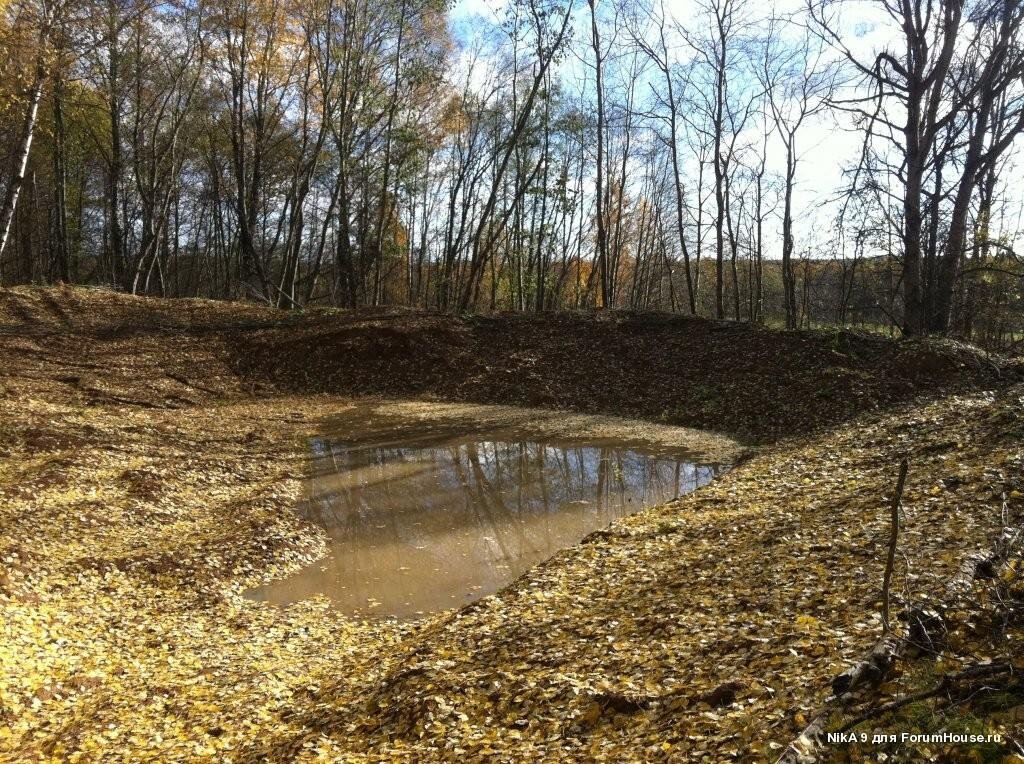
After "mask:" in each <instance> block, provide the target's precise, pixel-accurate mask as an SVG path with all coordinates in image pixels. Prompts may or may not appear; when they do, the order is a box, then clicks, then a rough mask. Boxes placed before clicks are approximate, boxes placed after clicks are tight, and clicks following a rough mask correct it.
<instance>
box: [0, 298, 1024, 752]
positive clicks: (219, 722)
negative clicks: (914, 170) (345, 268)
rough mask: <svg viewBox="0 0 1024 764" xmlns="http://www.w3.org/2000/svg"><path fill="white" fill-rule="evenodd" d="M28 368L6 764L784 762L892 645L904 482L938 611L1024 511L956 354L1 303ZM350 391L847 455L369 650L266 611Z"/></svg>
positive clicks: (3, 648) (7, 596) (666, 324)
mask: <svg viewBox="0 0 1024 764" xmlns="http://www.w3.org/2000/svg"><path fill="white" fill-rule="evenodd" d="M0 346H2V347H0V374H2V377H0V382H2V385H3V388H4V391H3V393H4V394H3V396H2V398H0V409H2V415H3V419H2V422H3V425H2V431H0V449H2V450H0V561H2V567H0V610H2V616H0V618H2V620H0V758H3V757H4V755H7V756H9V757H11V758H12V759H15V760H31V759H37V758H38V759H42V758H47V757H54V758H57V759H65V758H70V757H72V756H73V755H76V754H77V755H80V756H82V757H83V758H85V759H87V760H89V759H97V758H99V755H100V754H99V752H100V751H104V752H105V753H106V757H107V758H110V759H117V758H120V759H123V760H138V759H140V758H145V757H146V756H147V755H152V756H155V757H156V758H158V759H161V760H170V759H180V760H189V759H196V758H202V757H206V756H209V755H212V753H214V752H221V753H224V754H225V755H236V756H241V757H243V758H249V757H263V756H268V757H270V758H273V759H280V760H286V759H289V758H292V757H293V756H297V755H299V756H310V757H312V756H314V755H315V754H316V753H317V752H320V753H322V754H323V755H324V756H325V757H326V758H334V757H337V756H342V755H351V756H353V757H361V756H363V755H367V754H368V755H369V757H370V758H372V759H378V758H382V757H390V756H394V757H397V758H408V759H410V760H422V759H425V758H441V759H450V758H452V757H453V756H456V755H458V756H463V755H465V754H464V753H458V752H459V751H463V752H467V753H470V754H478V755H488V756H493V755H499V756H500V757H502V758H508V759H515V760H520V759H526V758H532V757H536V756H538V755H545V756H548V757H552V758H553V757H557V756H559V755H561V756H563V757H566V758H576V759H578V758H580V757H591V756H594V757H600V756H604V757H607V758H610V759H615V760H618V759H621V758H623V757H626V756H633V757H636V756H641V755H642V757H643V758H655V757H667V758H692V759H698V758H701V757H704V756H707V757H711V758H716V759H719V758H725V757H729V756H732V755H733V752H735V755H737V756H741V757H747V758H753V759H758V758H762V757H764V756H769V755H771V754H772V752H773V751H772V746H773V745H779V744H781V743H782V742H785V741H786V740H788V739H789V738H790V737H791V736H792V735H793V734H794V733H795V732H796V730H797V728H798V727H799V726H800V725H801V724H802V723H803V721H804V716H805V715H806V714H808V713H809V711H810V710H811V709H812V708H813V707H814V705H815V704H816V703H817V702H818V701H820V700H821V699H822V697H823V695H824V694H825V688H826V687H827V683H828V679H829V678H830V677H831V675H832V674H833V673H835V672H836V671H837V670H838V669H840V668H841V667H842V665H843V664H844V662H845V661H846V660H849V659H851V658H853V657H855V656H857V655H859V654H860V653H861V652H862V651H863V650H864V649H865V648H866V647H867V646H868V645H870V644H871V642H872V641H873V640H874V639H875V638H876V637H877V634H878V629H879V625H878V622H877V619H876V618H873V617H872V616H871V613H873V612H874V610H875V608H876V604H875V603H874V599H875V598H876V595H877V581H878V579H879V577H880V562H879V560H880V558H881V547H882V544H883V542H882V541H881V540H880V539H881V538H883V536H884V531H885V516H884V511H882V509H881V507H880V505H881V499H882V497H883V496H884V495H885V494H886V493H887V491H889V490H891V483H892V477H893V475H892V473H893V469H894V467H893V464H894V461H895V459H896V458H897V456H898V455H900V454H903V453H909V454H910V455H911V459H912V463H913V468H912V472H911V478H910V481H909V484H908V489H907V494H906V502H905V504H906V507H907V528H906V530H905V533H904V536H903V542H902V546H901V551H902V552H904V553H905V554H906V555H907V559H908V560H910V561H911V566H910V575H909V576H907V574H906V571H905V570H904V569H902V568H901V569H900V570H899V571H898V572H899V580H898V581H897V587H896V590H897V591H903V590H905V589H906V590H912V591H913V592H914V593H915V596H918V597H920V596H921V595H923V594H928V593H935V592H937V591H939V590H940V589H941V586H942V582H943V581H944V580H945V579H947V578H948V577H949V576H950V575H951V574H952V572H953V571H955V570H956V568H957V566H958V565H959V564H960V562H961V561H962V559H963V557H964V556H965V555H966V554H967V553H968V552H969V551H971V550H974V549H977V548H982V547H986V546H987V545H988V544H989V543H990V542H991V538H992V536H993V534H994V533H997V531H998V526H999V505H1000V497H1001V496H1002V495H1003V494H1004V493H1005V494H1006V495H1008V496H1009V497H1011V498H1010V499H1009V502H1010V504H1011V507H1010V511H1011V512H1012V513H1015V512H1017V511H1018V509H1019V507H1018V504H1019V496H1020V494H1021V492H1022V489H1024V485H1020V481H1021V466H1022V460H1024V455H1022V451H1021V446H1020V440H1021V436H1022V434H1024V411H1022V408H1024V407H1022V404H1021V394H1022V391H1021V389H1020V388H1008V387H1007V381H1006V378H1007V377H1009V376H1011V375H1012V373H1013V371H1012V369H1010V368H1004V369H1003V370H1002V379H1000V378H999V374H998V373H997V371H998V370H997V368H996V367H995V366H994V365H993V364H992V363H990V362H989V361H988V360H987V359H985V358H983V357H981V356H979V355H977V354H975V353H973V352H970V351H967V350H964V349H957V348H951V347H946V348H939V349H936V348H934V347H932V346H921V345H900V344H894V343H889V342H886V341H882V340H877V339H872V338H861V337H855V336H850V335H824V334H781V333H776V332H767V331H758V330H755V329H751V328H746V327H732V326H728V325H716V324H713V323H710V322H697V321H687V320H680V319H668V318H664V317H656V318H652V317H617V318H614V319H609V318H604V319H591V318H585V317H576V316H573V317H564V316H563V317H554V318H532V317H528V318H500V319H459V320H452V319H445V318H441V317H422V316H410V315H408V314H395V315H393V316H380V315H378V316H375V317H368V316H366V315H365V314H364V315H352V314H346V313H336V312H320V313H315V314H311V315H296V316H282V314H279V313H273V312H270V311H265V310H262V309H259V308H253V307H246V306H232V305H222V304H215V303H209V302H191V301H189V302H173V303H172V302H164V301H154V300H139V299H131V298H125V297H120V296H116V295H109V294H105V293H96V292H88V291H77V290H76V291H70V290H66V291H59V290H9V291H6V292H3V293H0ZM891 367H895V369H896V371H895V373H894V374H891V375H890V374H888V373H886V370H888V369H890V368H891ZM357 371H359V372H360V373H358V374H357V373H356V372H357ZM965 386H973V387H980V388H989V387H993V388H994V387H999V388H1001V390H1002V391H1001V392H1000V393H999V394H998V395H996V396H991V395H981V394H974V395H971V396H967V397H956V396H954V395H952V394H950V393H942V394H939V392H940V389H941V388H944V387H945V388H955V387H965ZM320 390H324V391H327V392H333V393H351V392H363V393H374V394H389V395H414V394H419V395H437V396H443V397H451V398H456V399H463V400H475V401H492V402H515V403H520V402H522V403H531V404H534V405H536V404H548V405H554V404H558V405H562V406H566V407H572V408H577V409H582V410H603V411H625V412H629V413H634V414H637V415H642V416H647V417H650V418H657V417H662V416H664V418H665V419H667V420H669V421H673V422H677V423H686V424H696V425H701V426H716V427H719V428H723V429H730V430H733V431H745V433H746V434H748V435H753V436H754V437H758V438H760V439H772V438H775V437H778V436H790V435H795V434H797V433H807V431H809V430H814V432H812V433H810V434H803V435H801V436H800V437H799V438H795V437H793V438H790V439H788V440H787V441H786V442H784V443H780V444H777V445H775V446H772V447H768V448H766V449H764V450H763V452H762V453H761V454H760V455H758V456H756V457H754V458H753V459H751V460H750V461H748V462H746V463H744V464H743V465H741V466H740V467H738V468H736V469H735V470H734V471H733V472H732V473H730V474H729V475H728V476H727V477H726V478H725V479H724V480H721V481H718V482H716V483H715V484H713V485H712V486H709V487H708V488H707V489H705V490H702V491H700V492H698V493H697V494H695V495H693V496H691V497H688V498H686V499H684V500H683V501H681V502H678V503H676V504H672V505H667V506H665V507H661V508H658V509H655V510H651V511H649V512H645V513H642V514H640V515H638V516H634V517H632V518H630V519H628V520H626V521H624V522H621V523H619V524H617V525H616V526H614V527H613V529H612V530H611V531H609V532H606V533H600V534H597V535H596V536H594V537H591V539H589V540H588V542H587V543H585V544H582V545H580V546H578V547H575V548H572V549H569V550H566V551H564V552H563V553H561V554H560V555H558V556H556V558H554V559H553V560H552V561H550V562H549V563H547V564H545V565H543V566H541V567H540V568H538V569H536V570H535V571H533V572H531V573H530V574H528V575H527V576H526V577H524V578H523V579H520V580H519V581H518V582H516V583H515V584H514V585H513V586H511V587H510V588H509V589H507V590H506V591H505V592H503V593H501V594H500V595H498V596H496V597H493V598H489V599H487V600H484V601H482V602H481V603H479V604H477V605H476V606H471V607H470V608H469V609H467V610H464V611H461V612H459V613H454V614H446V615H441V616H439V617H437V618H435V619H433V620H432V621H430V622H428V623H426V624H423V625H422V626H416V627H397V626H393V625H386V624H385V625H382V624H377V625H372V624H357V623H351V622H348V621H346V620H345V619H342V618H340V617H339V616H337V615H336V614H333V613H331V612H330V611H325V610H324V608H323V607H322V606H320V605H317V604H315V603H314V604H309V605H304V606H301V607H298V608H295V609H292V610H289V611H278V610H275V609H273V608H270V607H266V606H263V605H260V604H257V603H251V602H247V601H245V600H243V599H242V598H241V597H240V596H239V594H238V592H239V591H240V590H241V588H242V587H243V586H244V585H246V584H249V583H252V582H254V581H256V580H259V579H261V578H263V577H266V576H269V575H273V574H274V573H275V572H279V571H282V570H285V569H287V568H289V567H290V566H294V565H296V564H298V563H299V562H301V561H303V560H306V559H310V558H311V557H314V556H315V555H316V554H318V553H319V551H320V549H321V546H320V545H321V543H322V538H321V537H320V535H319V534H318V533H317V531H316V529H313V528H310V527H309V526H306V525H304V524H303V523H302V522H300V521H299V520H298V519H297V518H296V517H295V515H293V514H292V513H290V512H288V511H287V509H288V507H290V506H292V505H293V504H294V501H295V499H296V496H297V490H298V481H297V477H298V475H299V473H300V471H301V462H300V460H301V458H302V449H303V446H302V438H303V437H304V436H305V435H307V434H309V433H311V432H315V430H316V428H317V424H318V422H319V421H320V420H321V419H322V418H323V417H327V416H330V415H331V414H332V413H333V412H336V411H337V410H338V409H339V407H340V406H343V403H342V402H340V401H339V400H337V399H336V398H332V397H330V396H324V395H316V394H312V393H316V392H318V391H320ZM922 394H923V395H925V396H931V397H933V398H934V399H935V400H934V401H933V402H931V403H927V402H920V401H919V402H916V403H914V404H913V405H910V404H906V403H905V402H906V401H908V400H909V399H911V398H912V397H914V396H916V395H922ZM901 402H902V403H901ZM875 407H882V408H884V409H885V410H884V411H880V412H877V413H869V414H867V415H864V416H861V417H859V418H857V417H856V416H855V415H857V414H858V413H859V412H861V411H863V410H868V409H872V408H875ZM894 407H895V408H894ZM851 417H853V418H851ZM827 422H835V423H837V425H838V426H837V427H835V428H834V429H820V425H822V424H823V423H827ZM816 425H817V426H819V427H818V429H815V426H816ZM973 648H974V649H982V648H979V647H978V646H977V645H973ZM984 649H991V650H995V649H996V648H995V647H991V648H984ZM951 659H952V658H951ZM111 725H113V726H111ZM641 751H643V753H642V754H641V753H640V752H641ZM239 752H241V753H239Z"/></svg>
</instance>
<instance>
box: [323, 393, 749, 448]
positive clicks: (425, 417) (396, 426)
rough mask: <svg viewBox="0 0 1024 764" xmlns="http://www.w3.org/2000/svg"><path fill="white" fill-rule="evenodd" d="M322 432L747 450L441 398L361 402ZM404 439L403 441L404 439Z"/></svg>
mask: <svg viewBox="0 0 1024 764" xmlns="http://www.w3.org/2000/svg"><path fill="white" fill-rule="evenodd" d="M324 428H325V430H324V432H325V433H326V434H332V435H334V436H336V437H338V438H341V439H349V438H351V439H352V440H355V441H358V442H359V443H361V444H373V443H377V442H387V441H388V440H389V439H392V438H395V437H400V438H403V439H405V438H408V436H409V434H410V433H422V434H423V435H424V437H425V438H427V439H429V438H433V437H439V436H443V435H445V434H451V435H456V434H461V433H472V432H480V431H487V432H488V433H489V434H490V436H492V437H494V438H497V437H501V438H503V439H514V438H526V439H529V440H543V441H547V442H551V443H559V442H569V441H572V442H587V443H591V444H594V445H600V444H602V443H615V444H616V445H617V446H619V447H623V448H634V447H635V448H642V449H644V450H645V451H649V452H653V453H669V454H673V455H675V454H681V453H686V454H689V455H691V456H693V457H694V458H695V459H696V460H698V461H702V462H716V463H726V462H729V463H731V462H734V461H736V460H737V459H738V458H740V457H741V456H742V455H744V454H746V453H749V452H750V449H749V448H747V447H745V446H744V445H743V444H741V443H740V442H739V441H737V440H736V439H734V438H732V437H729V436H728V435H726V434H724V433H720V432H714V431H710V430H697V429H694V428H692V427H678V426H672V425H665V424H658V423H655V422H645V421H643V420H638V419H626V418H624V417H613V416H604V415H596V414H578V413H574V412H572V411H557V410H555V411H552V410H551V409H539V408H522V407H518V406H494V405H482V404H471V403H447V402H443V401H373V402H367V401H360V402H359V403H358V404H354V403H353V404H352V405H351V406H350V407H349V408H346V409H345V410H344V411H342V412H340V413H338V414H335V415H332V416H330V417H328V418H327V419H326V420H325V421H324ZM405 442H408V441H405Z"/></svg>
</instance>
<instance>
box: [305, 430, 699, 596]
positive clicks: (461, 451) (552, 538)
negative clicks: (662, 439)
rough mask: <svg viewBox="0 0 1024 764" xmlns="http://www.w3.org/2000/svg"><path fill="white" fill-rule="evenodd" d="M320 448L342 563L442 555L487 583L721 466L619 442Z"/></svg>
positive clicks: (323, 508)
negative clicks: (635, 448) (642, 450)
mask: <svg viewBox="0 0 1024 764" xmlns="http://www.w3.org/2000/svg"><path fill="white" fill-rule="evenodd" d="M317 451H318V452H319V459H318V465H317V466H318V468H319V471H318V473H317V476H316V477H314V478H313V480H312V483H313V485H312V487H311V489H312V490H311V499H310V503H309V516H310V519H312V520H314V521H316V522H318V523H321V524H322V525H324V526H325V527H326V528H327V529H328V531H329V533H330V535H331V536H332V538H333V539H334V540H335V542H336V548H335V550H334V552H335V556H336V557H339V560H338V561H339V563H340V564H342V565H344V564H345V561H344V559H340V558H347V559H348V561H349V562H351V563H352V564H353V565H354V566H355V567H356V568H359V569H360V575H362V574H367V575H369V577H370V578H376V577H377V576H378V574H382V575H386V574H387V572H388V571H389V570H391V571H393V570H397V569H398V568H399V567H402V566H407V565H408V563H409V562H411V561H412V560H413V558H415V561H416V564H417V565H420V566H426V567H427V570H426V571H425V573H426V574H432V573H433V568H438V567H439V568H440V569H441V570H442V571H445V572H447V573H448V574H449V575H453V574H454V575H453V577H454V578H462V577H463V576H461V575H458V574H455V571H454V570H453V568H458V569H460V573H467V572H468V571H466V570H464V569H465V568H467V567H468V568H472V569H475V570H476V573H475V575H476V576H478V577H479V578H480V579H483V580H481V581H480V583H481V584H483V583H485V581H486V580H487V579H492V578H493V579H495V580H498V579H500V580H502V581H503V580H507V578H509V577H510V576H511V575H515V574H517V573H519V572H521V571H523V570H525V569H526V568H528V567H529V566H530V565H532V564H535V563H536V562H539V561H540V560H543V559H546V558H547V557H549V556H551V555H552V554H554V553H555V552H556V551H558V550H559V549H561V548H563V547H565V546H566V545H568V544H570V543H572V542H574V541H575V540H577V539H578V538H580V537H582V536H584V535H585V534H586V533H588V532H589V531H591V530H594V529H595V528H599V527H603V526H604V525H607V524H608V523H609V522H611V520H613V519H614V518H616V517H621V516H623V515H625V514H630V513H632V512H635V511H637V510H639V509H640V508H642V507H644V506H649V505H652V504H656V503H659V502H662V501H665V500H668V499H671V498H673V497H675V496H678V495H681V494H683V493H687V492H689V491H691V490H693V489H695V488H697V487H699V486H700V485H703V484H704V483H706V482H708V481H709V480H711V479H712V478H713V477H714V475H715V473H716V471H717V470H716V468H715V467H712V466H708V465H696V464H693V463H691V462H686V461H683V460H680V459H672V458H665V457H652V456H646V455H643V454H640V453H637V452H635V451H630V450H625V449H621V448H612V447H608V446H602V447H598V446H576V447H562V446H555V445H551V444H544V443H536V442H504V441H469V442H456V443H450V444H446V445H440V446H437V445H435V446H431V447H425V448H406V447H401V446H394V447H377V448H345V447H333V448H328V449H323V448H320V449H317ZM367 566H369V567H370V568H373V569H379V570H367V569H366V567H367ZM485 570H487V571H489V573H490V575H488V573H486V572H485ZM472 577H473V576H472V575H470V576H469V578H472Z"/></svg>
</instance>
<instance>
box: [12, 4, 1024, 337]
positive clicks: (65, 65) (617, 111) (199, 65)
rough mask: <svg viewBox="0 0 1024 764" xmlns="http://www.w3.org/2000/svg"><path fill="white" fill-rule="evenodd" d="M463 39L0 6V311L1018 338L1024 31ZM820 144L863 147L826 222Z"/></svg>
mask: <svg viewBox="0 0 1024 764" xmlns="http://www.w3.org/2000/svg"><path fill="white" fill-rule="evenodd" d="M847 6H850V7H851V8H852V7H853V6H856V8H858V9H860V10H859V11H858V12H863V13H866V14H867V15H866V16H863V15H862V16H858V17H857V18H856V19H848V18H847V17H846V15H845V14H846V13H847V12H848V10H849V9H848V8H847ZM451 13H452V11H450V10H449V8H448V4H446V3H441V2H439V0H375V1H373V2H371V0H309V1H306V0H303V1H302V2H297V1H295V0H200V1H199V2H187V3H173V2H172V3H159V4H155V5H153V4H147V3H143V2H140V0H13V1H12V2H10V3H6V4H5V5H4V6H3V8H2V10H0V146H2V147H3V149H2V151H3V152H4V153H3V154H0V183H2V186H0V191H2V193H0V282H2V283H4V284H14V283H39V282H48V283H52V282H58V281H60V282H73V283H84V284H103V285H108V286H113V287H115V288H117V289H121V290H124V291H128V292H132V293H135V294H149V295H165V296H190V295H202V296H208V297H215V298H230V299H249V300H258V301H261V302H264V303H268V304H272V305H276V306H278V307H281V308H285V309H290V308H295V307H301V306H303V305H307V304H333V305H340V306H351V307H356V306H367V305H369V306H374V305H408V306H417V307H423V308H429V309H435V310H445V311H470V310H533V311H538V310H555V309H589V308H604V307H615V308H630V309H642V310H647V309H652V310H670V311H677V312H681V313H691V314H699V315H704V316H710V317H715V318H720V319H736V320H741V321H761V322H769V323H779V324H781V325H783V326H787V327H797V326H807V325H818V324H836V325H855V326H862V327H865V328H872V329H880V330H882V331H894V330H895V329H897V328H898V330H899V331H900V332H901V333H903V334H904V335H915V334H922V333H951V334H956V335H959V336H964V337H967V338H970V339H973V340H976V341H979V342H982V343H983V344H986V345H991V346H993V347H1003V348H1005V347H1008V346H1010V345H1012V344H1013V343H1014V342H1016V338H1017V336H1018V333H1019V331H1020V321H1021V313H1020V307H1021V306H1020V289H1021V278H1022V269H1021V267H1020V265H1019V263H1018V260H1017V255H1016V253H1015V251H1014V242H1015V238H1016V236H1017V234H1018V230H1017V229H1018V228H1019V227H1020V226H1019V220H1020V211H1021V205H1022V196H1024V194H1022V192H1021V189H1020V187H1019V184H1017V183H1016V182H1015V177H1014V164H1013V162H1014V160H1015V157H1016V156H1017V154H1016V143H1015V141H1016V138H1017V137H1018V136H1019V135H1020V133H1021V132H1022V131H1024V35H1022V33H1021V20H1022V18H1024V4H1022V3H1020V2H1016V0H1014V1H1012V2H1011V0H938V2H937V4H936V3H931V2H927V1H926V0H908V2H904V3H900V4H894V3H890V2H885V1H884V0H869V2H867V3H854V2H853V0H815V2H811V3H808V4H807V5H806V6H804V7H802V9H800V10H799V11H796V12H795V13H791V14H790V15H783V14H781V13H777V12H776V10H775V9H774V8H772V7H771V4H770V3H769V4H768V5H767V6H764V4H761V5H759V4H756V3H753V2H751V1H750V0H699V2H698V3H697V5H696V12H695V13H694V14H692V17H687V18H685V19H684V18H680V17H676V16H675V15H673V13H672V11H671V9H666V6H665V5H664V4H663V3H662V2H661V1H660V0H615V1H614V2H609V3H607V4H604V3H602V4H600V5H599V4H598V3H597V2H596V0H588V2H586V4H582V3H580V2H579V0H577V2H572V0H510V2H508V3H507V4H506V5H505V7H504V9H503V11H502V14H503V15H502V18H501V19H500V20H498V21H493V22H492V21H486V20H484V19H482V18H481V17H479V16H474V17H468V18H465V17H464V18H462V20H461V22H460V25H459V28H460V32H459V34H458V35H456V34H455V33H454V32H453V29H454V27H453V25H452V24H451V23H450V21H451ZM865 25H867V26H865ZM865 29H871V30H873V31H874V32H877V33H878V34H875V35H873V36H870V39H878V40H882V41H883V42H881V43H879V44H878V45H877V46H876V47H875V48H873V49H871V50H870V51H864V50H862V49H863V47H864V45H866V44H867V42H869V40H867V38H866V37H865V34H864V32H865ZM855 51H856V52H855ZM809 125H817V128H818V129H819V130H820V129H821V128H822V127H823V126H828V125H838V126H841V127H842V129H845V130H848V131H850V132H851V134H853V135H855V136H856V138H857V140H856V141H855V144H856V145H857V146H859V147H860V149H859V154H858V156H855V157H852V158H850V166H849V167H846V168H845V169H846V173H845V175H844V180H843V182H842V186H841V187H840V188H837V189H834V193H833V194H831V195H830V197H829V204H828V205H826V206H825V207H823V208H822V210H819V211H818V212H816V213H815V215H816V217H815V220H813V221H811V220H799V219H798V217H799V215H800V214H801V213H800V211H799V210H798V205H797V204H796V202H795V201H794V199H795V198H796V197H797V196H799V194H800V190H801V188H802V187H805V184H806V183H805V182H806V180H807V178H806V177H805V175H807V174H809V173H808V172H807V170H806V169H805V167H806V164H807V163H806V161H805V160H806V152H807V151H808V145H809V144H810V143H811V142H812V140H811V138H810V137H808V126H809ZM835 161H836V162H838V161H839V158H836V160H835ZM823 201H825V200H823ZM805 206H806V205H805ZM1015 221H1016V222H1015Z"/></svg>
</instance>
